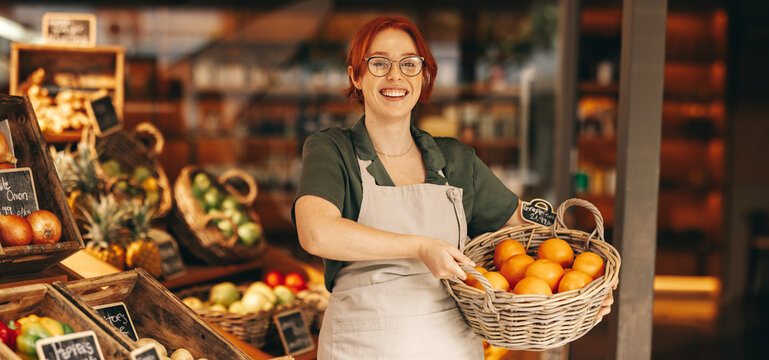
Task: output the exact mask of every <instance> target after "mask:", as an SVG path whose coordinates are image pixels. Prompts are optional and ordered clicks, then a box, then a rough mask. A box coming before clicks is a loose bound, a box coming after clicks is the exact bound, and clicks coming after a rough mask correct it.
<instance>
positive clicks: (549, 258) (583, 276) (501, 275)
mask: <svg viewBox="0 0 769 360" xmlns="http://www.w3.org/2000/svg"><path fill="white" fill-rule="evenodd" d="M494 266H495V267H496V268H497V269H498V270H499V271H488V270H486V269H485V268H483V267H480V266H479V267H476V268H475V269H476V270H478V272H480V273H481V274H483V276H484V277H485V278H486V279H487V280H488V281H489V283H490V284H491V287H493V288H494V289H498V290H504V291H510V292H512V293H514V294H518V295H524V294H526V295H552V294H554V293H559V292H565V291H569V290H576V289H581V288H583V287H585V286H586V285H587V284H590V283H591V282H592V281H593V280H595V279H597V278H599V277H601V276H603V274H604V270H605V264H604V262H603V259H601V257H600V256H598V255H597V254H595V253H593V252H590V251H586V252H583V253H581V254H579V255H577V256H576V257H574V250H572V248H571V246H570V245H569V243H567V242H566V241H564V240H562V239H558V238H552V239H548V240H545V241H544V242H542V244H540V245H539V249H538V250H537V259H534V258H533V257H531V256H529V255H527V254H526V248H524V247H523V245H521V243H520V242H518V241H516V240H513V239H505V240H502V241H500V242H499V243H498V244H497V246H496V247H495V248H494ZM465 283H466V284H467V285H470V286H473V287H475V288H477V289H480V290H482V291H485V289H484V288H483V285H482V284H481V283H480V282H479V281H478V280H477V279H476V278H474V277H473V276H472V275H468V276H467V279H466V280H465Z"/></svg>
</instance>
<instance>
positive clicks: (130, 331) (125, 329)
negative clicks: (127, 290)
mask: <svg viewBox="0 0 769 360" xmlns="http://www.w3.org/2000/svg"><path fill="white" fill-rule="evenodd" d="M93 308H94V310H96V312H97V313H99V315H101V317H103V318H104V320H107V322H108V323H110V324H111V325H112V326H114V327H115V328H117V329H118V330H120V332H121V333H123V334H125V335H126V336H128V337H129V338H131V340H133V341H136V340H139V338H138V337H137V336H136V328H134V323H133V321H131V315H129V314H128V309H127V308H126V307H125V303H122V302H116V303H112V304H105V305H99V306H94V307H93Z"/></svg>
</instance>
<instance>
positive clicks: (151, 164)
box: [89, 122, 173, 218]
mask: <svg viewBox="0 0 769 360" xmlns="http://www.w3.org/2000/svg"><path fill="white" fill-rule="evenodd" d="M144 136H147V137H151V138H152V143H153V146H152V147H150V148H148V147H147V146H146V145H145V144H144V143H143V142H142V141H141V140H140V137H144ZM89 141H90V142H92V144H93V150H94V153H95V154H99V160H100V162H104V161H107V160H109V159H113V160H115V161H117V162H118V163H119V164H120V167H121V168H122V169H134V168H136V167H137V166H139V165H142V166H144V167H146V168H147V169H149V170H150V171H151V172H152V176H154V177H155V178H156V179H157V181H158V188H159V189H160V201H159V202H158V208H157V210H156V211H155V214H154V217H155V218H161V217H163V216H165V215H166V214H168V212H169V211H170V210H171V207H172V205H173V204H172V202H173V197H172V196H171V185H170V182H169V181H168V177H167V176H166V172H165V171H164V170H163V167H162V166H160V162H159V161H158V156H160V153H162V152H163V146H164V145H165V140H164V139H163V135H162V134H161V133H160V131H159V130H158V129H157V128H156V127H155V126H154V125H152V124H150V123H148V122H143V123H140V124H138V125H136V129H135V130H134V133H132V132H129V131H126V130H120V131H116V132H114V133H111V134H109V135H107V136H103V137H96V136H90V140H89ZM100 162H96V167H97V174H99V175H100V176H102V177H104V179H103V180H104V182H105V183H106V184H107V186H106V188H107V191H108V192H111V189H112V187H113V185H114V184H115V183H117V181H118V180H126V181H128V182H129V183H130V184H131V185H132V186H134V187H137V188H138V187H140V186H139V184H135V183H132V182H133V180H131V179H130V177H126V176H122V177H112V178H110V177H108V176H107V175H106V172H105V171H104V169H103V168H102V167H101V164H100Z"/></svg>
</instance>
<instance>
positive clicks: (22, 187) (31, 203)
mask: <svg viewBox="0 0 769 360" xmlns="http://www.w3.org/2000/svg"><path fill="white" fill-rule="evenodd" d="M37 210H38V207H37V193H36V192H35V182H34V180H32V170H30V168H18V169H3V170H0V215H19V216H21V217H27V215H29V214H31V213H32V212H34V211H37Z"/></svg>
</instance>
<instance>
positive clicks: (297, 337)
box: [272, 309, 315, 355]
mask: <svg viewBox="0 0 769 360" xmlns="http://www.w3.org/2000/svg"><path fill="white" fill-rule="evenodd" d="M272 318H273V320H274V321H275V325H276V327H277V328H278V333H279V334H280V341H281V342H282V343H283V349H285V350H286V354H289V355H299V354H303V353H305V352H308V351H310V350H312V349H314V348H315V344H314V343H313V341H312V337H310V329H309V328H308V327H307V324H305V322H304V319H303V318H302V312H301V311H299V310H298V309H296V310H290V311H285V312H282V313H280V314H277V315H274V316H273V317H272Z"/></svg>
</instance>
